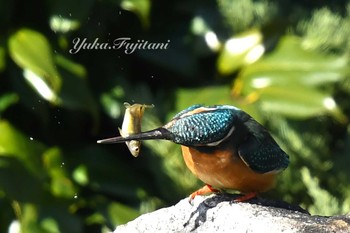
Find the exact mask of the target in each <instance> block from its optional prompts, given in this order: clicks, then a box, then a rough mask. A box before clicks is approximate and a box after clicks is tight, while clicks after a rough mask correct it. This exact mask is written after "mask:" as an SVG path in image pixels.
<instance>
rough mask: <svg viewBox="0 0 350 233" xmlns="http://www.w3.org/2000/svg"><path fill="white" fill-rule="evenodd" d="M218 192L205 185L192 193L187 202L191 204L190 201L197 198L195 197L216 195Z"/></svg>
mask: <svg viewBox="0 0 350 233" xmlns="http://www.w3.org/2000/svg"><path fill="white" fill-rule="evenodd" d="M218 192H220V190H218V189H214V188H213V187H212V186H211V185H209V184H206V185H204V186H203V187H202V188H200V189H198V190H197V191H195V192H193V193H192V194H191V195H190V199H189V201H190V202H192V200H193V199H194V198H195V197H196V196H197V195H204V194H207V193H218Z"/></svg>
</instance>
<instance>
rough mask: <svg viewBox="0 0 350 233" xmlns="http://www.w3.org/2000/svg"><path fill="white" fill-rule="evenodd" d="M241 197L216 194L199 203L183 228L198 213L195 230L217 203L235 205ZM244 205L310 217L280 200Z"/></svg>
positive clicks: (258, 200)
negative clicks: (259, 206) (270, 208)
mask: <svg viewBox="0 0 350 233" xmlns="http://www.w3.org/2000/svg"><path fill="white" fill-rule="evenodd" d="M241 196H243V195H241V194H228V193H218V194H216V195H214V196H212V197H209V198H207V199H205V200H204V201H203V202H202V203H200V204H199V205H198V207H197V209H196V210H195V211H193V212H192V213H191V215H190V217H189V219H188V220H187V222H186V223H185V224H184V225H183V226H184V227H187V226H188V224H189V223H190V220H191V219H192V218H193V217H194V216H195V215H196V214H197V213H198V216H197V217H196V219H195V221H194V222H195V224H194V226H193V228H192V229H191V231H194V230H196V229H197V228H198V227H199V226H200V224H201V222H202V223H203V222H205V221H206V220H207V211H208V210H209V209H211V208H214V207H216V206H217V205H218V204H219V203H221V202H229V203H230V204H231V205H235V204H236V203H239V202H235V199H236V198H238V197H241ZM244 203H249V204H255V205H261V206H266V207H274V208H280V209H285V210H290V211H297V212H300V213H303V214H308V215H310V213H309V212H307V211H306V210H304V209H303V208H301V207H300V206H298V205H292V204H289V203H287V202H285V201H281V200H268V199H263V198H261V197H256V198H253V199H250V200H248V201H245V202H244Z"/></svg>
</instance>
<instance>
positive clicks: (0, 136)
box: [0, 120, 45, 177]
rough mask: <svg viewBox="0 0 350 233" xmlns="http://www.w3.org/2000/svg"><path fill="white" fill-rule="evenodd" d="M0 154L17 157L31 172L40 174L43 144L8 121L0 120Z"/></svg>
mask: <svg viewBox="0 0 350 233" xmlns="http://www.w3.org/2000/svg"><path fill="white" fill-rule="evenodd" d="M0 132H1V133H0V156H13V157H16V158H18V159H19V160H20V161H21V162H22V163H23V164H24V165H25V166H26V167H27V168H28V170H30V171H31V172H33V174H36V175H38V176H39V177H40V176H41V175H42V168H41V155H42V153H43V152H44V150H45V146H44V145H43V144H42V143H40V142H38V141H37V140H35V139H34V138H32V137H30V136H25V135H24V134H22V133H21V132H20V131H19V130H18V129H16V128H14V127H13V126H12V125H11V124H10V123H9V122H7V121H4V120H0Z"/></svg>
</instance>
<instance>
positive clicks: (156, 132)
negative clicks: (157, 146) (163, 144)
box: [97, 127, 172, 144]
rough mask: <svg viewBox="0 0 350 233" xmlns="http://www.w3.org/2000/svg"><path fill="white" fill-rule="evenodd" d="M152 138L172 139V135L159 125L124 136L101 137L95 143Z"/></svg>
mask: <svg viewBox="0 0 350 233" xmlns="http://www.w3.org/2000/svg"><path fill="white" fill-rule="evenodd" d="M152 139H165V140H172V135H171V133H170V132H169V131H168V130H166V129H164V128H162V127H160V128H157V129H153V130H150V131H147V132H141V133H138V134H133V135H130V136H128V137H125V138H124V137H122V136H118V137H113V138H106V139H101V140H98V141H97V143H103V144H113V143H122V142H127V141H131V140H137V141H142V140H152Z"/></svg>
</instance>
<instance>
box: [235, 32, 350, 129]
mask: <svg viewBox="0 0 350 233" xmlns="http://www.w3.org/2000/svg"><path fill="white" fill-rule="evenodd" d="M349 72H350V69H349V68H348V59H347V58H346V57H344V56H343V57H336V56H333V55H327V54H321V53H318V52H316V51H310V50H307V49H305V48H303V46H302V43H301V39H300V38H297V37H294V36H284V37H283V38H282V39H281V41H280V43H279V44H278V46H277V47H276V49H275V51H274V52H272V53H271V54H269V55H267V56H266V57H264V58H263V59H260V60H259V61H258V62H256V63H254V64H252V65H250V66H247V67H245V68H244V69H243V70H242V72H241V73H240V75H239V77H238V79H236V80H235V85H234V88H233V93H234V95H235V96H240V95H241V96H245V97H246V100H248V102H254V101H256V100H259V104H261V108H262V109H263V110H264V111H270V112H274V113H280V114H284V115H286V116H287V117H293V118H295V117H297V118H307V117H312V116H316V115H320V114H331V115H332V116H333V117H335V118H336V119H337V120H338V121H340V122H345V121H346V116H345V115H344V114H343V113H342V112H341V110H340V108H339V107H338V106H337V103H336V102H335V100H334V99H333V97H332V93H331V91H332V89H331V88H329V84H335V83H339V82H342V81H343V80H344V78H345V77H346V75H347V74H348V73H349ZM321 88H322V89H321Z"/></svg>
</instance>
